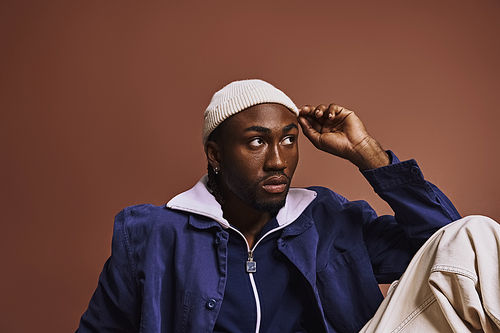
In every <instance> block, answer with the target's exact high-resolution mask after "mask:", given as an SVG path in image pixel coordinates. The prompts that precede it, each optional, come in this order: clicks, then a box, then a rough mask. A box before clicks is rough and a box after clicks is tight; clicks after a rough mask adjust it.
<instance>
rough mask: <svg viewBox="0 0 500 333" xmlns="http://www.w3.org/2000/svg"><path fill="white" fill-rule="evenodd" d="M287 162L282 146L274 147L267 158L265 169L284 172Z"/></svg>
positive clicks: (270, 149)
mask: <svg viewBox="0 0 500 333" xmlns="http://www.w3.org/2000/svg"><path fill="white" fill-rule="evenodd" d="M286 166H287V161H286V160H285V157H284V155H283V151H282V149H281V146H280V145H279V144H278V145H273V146H272V147H270V148H269V150H268V152H267V156H266V163H265V165H264V168H265V169H269V170H283V169H286Z"/></svg>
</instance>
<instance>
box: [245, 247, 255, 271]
mask: <svg viewBox="0 0 500 333" xmlns="http://www.w3.org/2000/svg"><path fill="white" fill-rule="evenodd" d="M246 270H247V273H255V272H257V263H256V262H255V261H253V252H252V251H248V260H247V266H246Z"/></svg>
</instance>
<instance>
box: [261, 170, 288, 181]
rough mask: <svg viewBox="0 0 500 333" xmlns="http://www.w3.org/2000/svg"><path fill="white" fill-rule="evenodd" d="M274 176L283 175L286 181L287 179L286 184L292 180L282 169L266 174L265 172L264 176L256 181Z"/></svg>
mask: <svg viewBox="0 0 500 333" xmlns="http://www.w3.org/2000/svg"><path fill="white" fill-rule="evenodd" d="M275 176H285V177H286V179H287V181H288V184H290V183H291V182H292V177H289V176H288V175H287V174H285V173H284V172H283V171H272V172H269V173H268V174H266V175H265V176H264V177H261V178H260V179H258V180H257V183H260V182H263V181H264V180H267V179H269V178H271V177H275Z"/></svg>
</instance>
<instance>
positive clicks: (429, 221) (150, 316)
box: [78, 156, 460, 333]
mask: <svg viewBox="0 0 500 333" xmlns="http://www.w3.org/2000/svg"><path fill="white" fill-rule="evenodd" d="M363 174H364V176H365V177H366V179H367V180H368V181H369V182H370V184H371V185H372V186H373V188H374V190H375V191H376V192H377V193H378V194H379V195H380V197H381V198H383V199H384V200H385V201H386V202H387V203H388V204H389V205H390V206H391V207H392V209H393V211H394V212H395V216H380V217H378V216H377V215H376V213H375V212H374V211H373V209H372V208H371V207H370V206H369V205H368V204H367V203H366V202H364V201H353V202H349V201H348V200H346V199H345V198H343V197H342V196H340V195H338V194H336V193H334V192H332V191H330V190H328V189H326V188H322V187H311V188H308V189H291V190H290V193H289V197H288V198H287V205H286V206H285V207H284V208H283V209H282V211H280V212H279V214H278V216H277V219H278V222H279V223H280V228H281V236H280V237H279V239H278V242H277V247H278V249H279V251H281V252H282V253H283V254H284V255H285V256H286V257H287V258H288V259H289V260H290V261H291V262H292V263H293V264H294V265H295V266H296V267H297V268H298V270H299V271H300V272H301V274H302V275H303V276H304V278H305V279H306V280H307V284H308V286H307V287H308V289H309V290H308V291H309V293H310V295H311V297H312V298H314V304H315V305H316V306H317V313H318V314H319V316H320V317H321V319H322V321H323V327H324V330H325V331H326V332H358V331H359V330H360V329H361V328H362V327H363V325H364V324H365V323H366V322H367V321H368V320H369V319H370V318H371V317H372V316H373V315H374V313H375V311H376V310H377V308H378V306H379V305H380V303H381V302H382V300H383V296H382V294H381V293H380V289H379V287H378V283H390V282H392V281H393V280H395V279H398V278H399V277H400V276H401V274H402V273H403V272H404V270H405V269H406V267H407V265H408V263H409V261H410V260H411V258H412V256H413V255H414V254H415V252H416V251H417V250H418V249H419V247H420V246H421V245H422V244H423V243H424V242H425V241H426V240H427V239H428V238H429V237H430V236H431V235H432V234H433V233H434V232H435V231H436V230H437V229H439V228H441V227H442V226H444V225H446V224H448V223H450V222H452V221H454V220H456V219H459V218H460V215H459V214H458V212H457V211H456V210H455V208H454V207H453V205H452V204H451V202H450V201H449V200H448V198H447V197H446V196H445V195H444V194H443V193H442V192H441V191H440V190H439V189H438V188H437V187H435V186H434V185H432V184H431V183H429V182H427V181H426V180H425V179H424V177H423V175H422V173H421V172H420V169H419V167H418V165H417V163H416V162H415V161H414V160H410V161H405V162H399V161H398V160H397V158H396V157H395V156H393V164H391V165H389V166H386V167H383V168H379V169H375V170H369V171H364V172H363ZM205 185H206V179H205V178H203V179H202V181H200V182H199V183H198V184H197V185H196V186H195V187H194V188H193V189H191V190H190V191H187V192H185V193H183V194H181V195H179V196H177V197H175V198H174V199H172V200H171V201H170V202H169V203H168V204H167V205H166V206H165V205H164V206H153V205H138V206H133V207H128V208H126V209H124V210H123V211H122V212H120V213H119V214H118V215H117V216H116V218H115V225H114V233H113V241H112V254H111V257H110V258H109V259H108V261H107V262H106V264H105V266H104V269H103V271H102V273H101V276H100V278H99V283H98V287H97V289H96V291H95V293H94V295H93V296H92V299H91V301H90V304H89V307H88V309H87V311H86V312H85V313H84V314H83V316H82V318H81V322H80V327H79V329H78V332H148V333H149V332H196V333H198V332H212V330H213V328H214V325H215V322H216V320H217V316H218V313H219V310H220V306H221V303H222V300H223V298H224V291H225V282H226V279H227V266H226V263H227V261H226V260H227V241H228V231H227V229H228V228H229V227H230V226H229V225H228V223H227V221H225V220H224V218H223V217H222V211H221V209H220V206H219V205H218V204H217V202H216V201H215V199H213V196H211V195H210V194H209V193H208V191H207V190H206V186H205Z"/></svg>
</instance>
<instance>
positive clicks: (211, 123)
mask: <svg viewBox="0 0 500 333" xmlns="http://www.w3.org/2000/svg"><path fill="white" fill-rule="evenodd" d="M262 103H277V104H281V105H283V106H285V107H287V108H288V109H290V111H292V112H294V113H295V114H296V115H297V116H298V115H299V109H297V107H296V106H295V104H294V103H293V102H292V100H291V99H290V98H289V97H288V96H287V95H285V93H284V92H282V91H281V90H279V89H277V88H275V87H274V86H272V85H271V84H269V83H267V82H265V81H262V80H242V81H234V82H231V83H230V84H228V85H227V86H225V87H224V88H222V89H221V90H219V91H218V92H216V93H215V94H214V96H213V97H212V100H211V101H210V104H209V105H208V107H207V109H206V110H205V114H204V118H205V121H204V123H203V134H202V138H203V145H205V143H206V142H207V139H208V136H209V135H210V133H212V131H213V130H214V129H215V128H216V127H217V126H219V125H220V123H222V122H223V121H224V120H225V119H227V118H229V117H230V116H232V115H233V114H236V113H238V112H240V111H243V110H245V109H247V108H249V107H251V106H254V105H257V104H262Z"/></svg>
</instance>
